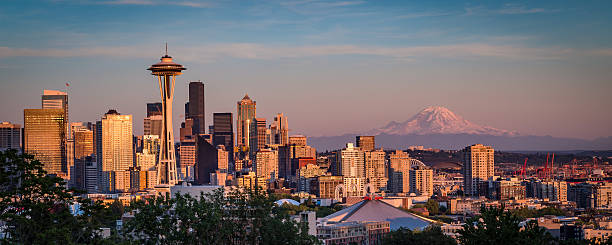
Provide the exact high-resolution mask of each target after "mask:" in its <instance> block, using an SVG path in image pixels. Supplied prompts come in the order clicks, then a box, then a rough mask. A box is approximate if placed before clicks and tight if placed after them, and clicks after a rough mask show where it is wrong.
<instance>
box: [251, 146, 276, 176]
mask: <svg viewBox="0 0 612 245" xmlns="http://www.w3.org/2000/svg"><path fill="white" fill-rule="evenodd" d="M253 169H255V173H256V174H257V177H264V178H266V179H269V180H275V179H277V178H278V151H275V150H271V149H261V150H259V151H257V153H256V155H255V160H254V161H253Z"/></svg>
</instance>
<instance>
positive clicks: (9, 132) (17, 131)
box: [0, 122, 21, 150]
mask: <svg viewBox="0 0 612 245" xmlns="http://www.w3.org/2000/svg"><path fill="white" fill-rule="evenodd" d="M20 142H21V125H19V124H12V123H10V122H2V123H0V150H7V149H14V150H19V149H20V148H21V143H20Z"/></svg>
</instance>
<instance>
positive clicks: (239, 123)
mask: <svg viewBox="0 0 612 245" xmlns="http://www.w3.org/2000/svg"><path fill="white" fill-rule="evenodd" d="M237 104H238V106H237V113H238V115H237V117H236V144H237V145H238V146H239V147H240V150H241V151H245V150H247V149H248V147H249V143H250V139H249V133H250V129H249V127H250V126H251V122H252V121H253V119H255V115H256V105H257V102H255V101H253V100H251V98H250V97H249V94H246V95H245V96H244V98H242V100H240V101H238V103H237Z"/></svg>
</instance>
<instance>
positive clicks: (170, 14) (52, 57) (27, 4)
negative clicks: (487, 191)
mask: <svg viewBox="0 0 612 245" xmlns="http://www.w3.org/2000/svg"><path fill="white" fill-rule="evenodd" d="M610 10H612V1H520V2H514V1H499V2H498V1H360V0H346V1H320V0H296V1H197V0H178V1H162V0H104V1H94V0H44V1H28V0H5V1H3V3H2V7H0V30H1V32H0V33H2V35H1V38H0V74H1V76H0V104H1V105H2V106H0V121H10V122H13V123H19V124H22V123H23V109H25V108H40V106H41V102H40V95H41V94H42V92H43V89H58V90H67V91H68V93H69V98H70V102H69V106H70V109H69V110H70V121H71V122H76V121H96V120H100V118H101V117H102V115H103V114H104V113H105V112H106V111H108V110H109V109H116V110H118V111H119V112H120V113H122V114H132V115H133V116H134V133H135V134H137V135H138V134H142V128H143V125H142V124H143V123H142V120H143V118H144V116H145V113H146V103H147V102H157V101H159V100H160V99H159V97H160V95H159V88H158V87H157V86H158V84H157V81H156V80H155V78H154V77H153V76H151V75H150V73H149V72H148V71H146V68H148V67H149V66H150V65H151V64H153V63H156V62H158V61H159V58H160V56H162V55H163V52H164V51H163V50H164V45H165V43H166V42H167V43H168V53H169V55H171V56H173V57H174V59H175V61H176V62H178V63H180V64H182V65H184V66H185V67H186V68H187V70H186V71H185V72H184V74H183V75H182V76H180V77H178V79H177V84H176V88H175V99H174V108H175V109H174V129H175V131H178V128H179V126H180V123H181V122H182V118H183V114H184V111H183V104H184V103H185V102H186V101H187V84H188V81H193V80H201V81H203V82H204V83H205V84H206V113H207V115H206V117H207V118H206V120H207V124H211V123H212V113H213V112H233V113H234V117H235V112H236V102H237V101H238V100H240V99H241V98H242V97H243V96H244V94H245V93H248V94H249V96H250V97H251V98H252V99H254V100H256V101H257V116H258V117H264V118H266V119H267V120H268V122H270V121H272V120H273V118H274V115H275V114H276V113H280V112H282V113H284V114H285V115H286V116H287V117H288V120H289V127H290V129H291V132H290V133H291V134H305V135H307V136H322V135H326V136H332V135H341V134H345V133H358V132H365V131H368V130H370V129H373V128H378V127H382V126H384V125H385V124H387V123H388V122H390V121H404V120H407V119H409V118H410V117H411V116H412V115H414V114H416V113H417V112H419V111H420V110H421V109H423V108H425V107H428V106H432V105H440V106H445V107H447V108H449V109H450V110H452V111H453V112H455V113H456V114H458V115H461V116H463V117H464V118H466V119H468V120H470V121H472V122H474V123H478V124H482V125H487V126H492V127H496V128H501V129H506V130H515V131H517V132H519V133H520V134H523V135H552V136H557V137H573V138H584V139H593V138H597V137H607V136H612V113H611V109H610V108H612V98H611V97H610V94H611V92H612V69H611V68H612V28H611V26H612V15H610ZM66 82H69V83H70V86H69V87H66V86H65V83H66ZM175 135H178V133H175Z"/></svg>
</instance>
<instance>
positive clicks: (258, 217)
mask: <svg viewBox="0 0 612 245" xmlns="http://www.w3.org/2000/svg"><path fill="white" fill-rule="evenodd" d="M261 193H262V192H260V191H246V192H241V191H233V192H230V193H225V194H224V192H223V190H222V189H219V190H217V191H215V192H213V193H209V194H202V195H201V196H200V197H199V198H194V197H191V196H190V195H180V194H177V195H176V196H175V197H173V198H169V197H158V198H155V199H148V200H145V201H142V202H138V203H136V204H134V205H133V206H134V207H133V208H134V211H135V215H134V218H133V219H132V220H130V221H128V222H127V223H126V224H125V227H124V228H125V229H124V230H123V234H124V236H126V237H128V238H129V239H130V240H131V241H133V242H136V243H143V244H316V243H318V240H317V239H316V237H314V236H310V235H308V230H307V227H306V225H305V224H298V223H296V222H295V221H293V220H292V219H291V218H290V217H289V215H287V213H286V212H281V211H280V209H281V207H277V206H276V205H275V204H274V197H272V196H267V195H264V194H261Z"/></svg>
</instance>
